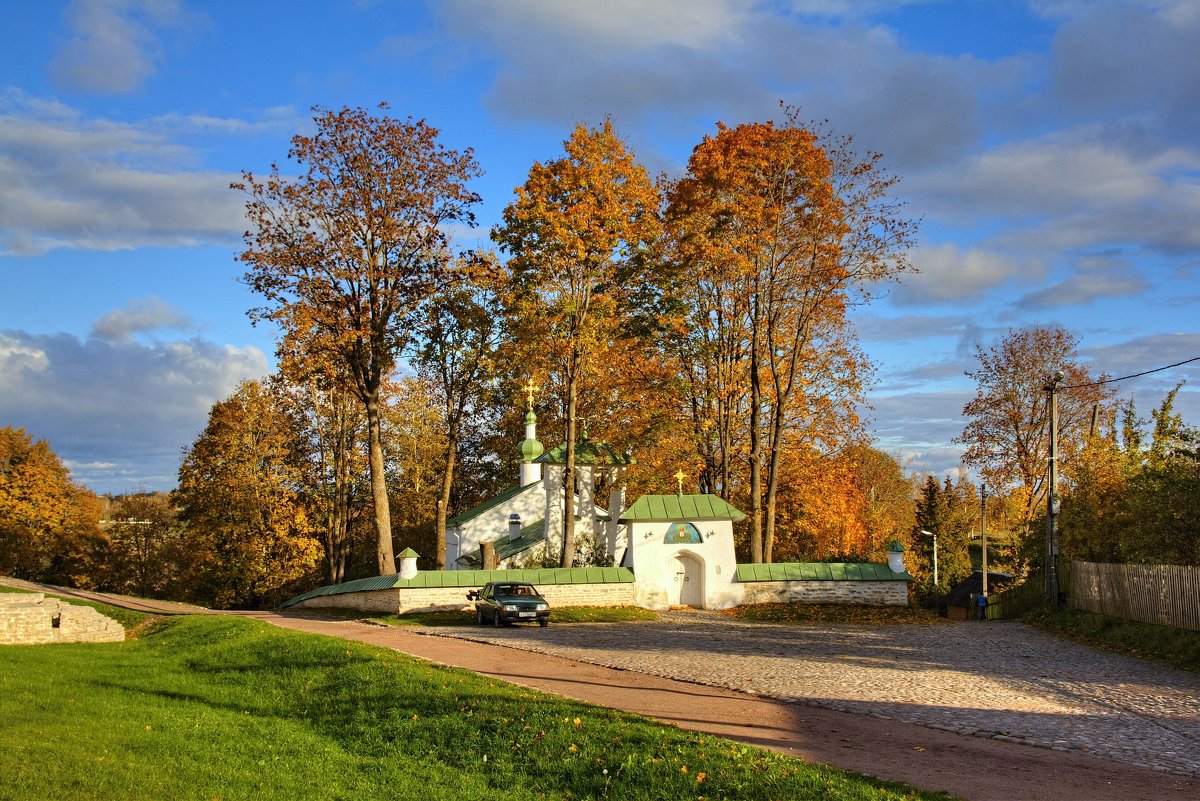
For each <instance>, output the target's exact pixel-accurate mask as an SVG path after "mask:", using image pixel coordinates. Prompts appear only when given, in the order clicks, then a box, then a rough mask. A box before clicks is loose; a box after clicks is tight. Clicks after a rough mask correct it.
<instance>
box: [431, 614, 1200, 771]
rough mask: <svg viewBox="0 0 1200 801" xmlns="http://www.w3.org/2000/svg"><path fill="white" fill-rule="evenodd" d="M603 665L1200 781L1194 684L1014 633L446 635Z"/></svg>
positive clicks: (1126, 660)
mask: <svg viewBox="0 0 1200 801" xmlns="http://www.w3.org/2000/svg"><path fill="white" fill-rule="evenodd" d="M445 632H446V634H448V635H451V636H459V637H464V638H467V639H473V640H479V641H483V642H491V643H496V644H500V645H507V646H511V647H514V648H523V649H526V650H531V651H538V652H542V653H548V654H554V655H557V656H564V657H568V658H570V659H575V660H578V661H581V662H591V663H594V664H599V665H604V666H606V667H613V668H620V669H624V670H632V671H638V672H642V673H648V674H651V675H656V676H666V677H670V678H675V679H682V680H685V681H692V682H696V683H698V684H706V685H711V686H716V687H724V688H727V689H732V690H739V691H742V692H747V693H756V694H760V695H766V696H770V697H775V698H783V699H787V700H789V701H793V702H795V703H801V704H812V705H814V706H821V707H826V708H830V709H838V710H843V711H847V712H856V713H859V714H866V715H875V716H878V717H883V718H888V719H892V720H899V721H905V722H912V723H917V724H920V725H924V726H930V727H932V728H938V729H944V730H947V731H955V732H958V733H960V734H964V735H968V736H970V735H973V736H977V737H993V738H996V739H1001V740H1006V741H1008V740H1012V741H1017V742H1022V743H1027V744H1030V745H1036V746H1039V747H1043V748H1051V749H1054V750H1062V751H1073V752H1078V753H1089V754H1094V755H1097V756H1102V757H1105V758H1110V759H1116V760H1120V761H1123V762H1128V763H1131V764H1145V765H1148V766H1150V767H1154V768H1157V769H1159V770H1162V771H1168V772H1171V773H1177V774H1181V775H1187V776H1200V676H1197V675H1195V674H1192V673H1188V672H1186V671H1182V670H1176V669H1174V668H1170V667H1167V666H1163V665H1159V664H1157V663H1153V662H1147V661H1144V660H1139V659H1134V658H1132V657H1126V656H1121V655H1117V654H1109V653H1105V652H1102V651H1097V650H1095V649H1092V648H1089V647H1087V646H1084V645H1081V644H1078V643H1073V642H1070V641H1066V640H1061V639H1058V638H1055V637H1052V636H1050V635H1048V634H1045V633H1043V632H1041V631H1039V630H1037V629H1034V628H1031V627H1029V626H1025V625H1023V624H1021V623H1018V622H1014V621H991V622H988V623H977V622H972V623H959V624H953V625H935V626H833V625H828V626H826V625H802V626H789V625H777V624H761V623H744V622H741V621H736V620H732V619H730V618H726V617H723V616H721V615H716V614H712V613H700V612H669V613H666V614H664V615H663V616H662V619H661V620H659V621H657V622H654V623H638V624H587V625H569V624H556V623H552V624H551V625H550V626H549V627H548V628H545V629H542V628H527V627H514V628H509V629H500V630H493V629H487V630H480V629H462V630H454V631H453V632H451V630H449V629H447V630H445Z"/></svg>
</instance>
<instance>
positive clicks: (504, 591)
mask: <svg viewBox="0 0 1200 801" xmlns="http://www.w3.org/2000/svg"><path fill="white" fill-rule="evenodd" d="M496 594H497V595H536V594H537V593H536V592H535V591H534V589H533V587H531V586H529V585H528V584H505V585H504V586H502V587H499V588H497V590H496Z"/></svg>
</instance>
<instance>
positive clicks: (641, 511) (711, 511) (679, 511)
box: [621, 495, 746, 523]
mask: <svg viewBox="0 0 1200 801" xmlns="http://www.w3.org/2000/svg"><path fill="white" fill-rule="evenodd" d="M745 519H746V515H745V514H743V513H742V512H740V511H738V510H737V509H736V508H734V507H733V506H731V505H730V504H729V503H727V502H726V501H725V500H723V499H722V498H721V497H720V496H718V495H643V496H642V497H640V498H638V499H637V502H635V503H634V504H633V506H630V507H629V508H628V509H626V510H625V513H624V514H623V515H621V522H622V523H624V522H626V521H632V520H733V521H735V522H736V521H738V520H745Z"/></svg>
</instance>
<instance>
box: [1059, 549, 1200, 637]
mask: <svg viewBox="0 0 1200 801" xmlns="http://www.w3.org/2000/svg"><path fill="white" fill-rule="evenodd" d="M1070 574H1071V580H1070V590H1069V594H1068V599H1069V601H1070V604H1071V606H1074V607H1076V608H1078V609H1086V610H1088V611H1089V612H1096V613H1098V614H1101V615H1109V616H1110V617H1121V618H1126V619H1129V620H1140V621H1142V622H1143V623H1158V624H1161V625H1166V626H1176V627H1178V628H1181V629H1191V630H1193V631H1200V567H1187V566H1182V565H1116V564H1102V563H1098V562H1075V561H1073V562H1071V567H1070Z"/></svg>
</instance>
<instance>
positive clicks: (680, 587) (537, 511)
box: [284, 385, 912, 614]
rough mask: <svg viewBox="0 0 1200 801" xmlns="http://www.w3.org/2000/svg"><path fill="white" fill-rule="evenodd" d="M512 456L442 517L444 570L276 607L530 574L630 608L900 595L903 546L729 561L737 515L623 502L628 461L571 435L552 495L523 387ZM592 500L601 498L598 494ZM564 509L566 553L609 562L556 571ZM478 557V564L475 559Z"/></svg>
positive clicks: (419, 593) (420, 600)
mask: <svg viewBox="0 0 1200 801" xmlns="http://www.w3.org/2000/svg"><path fill="white" fill-rule="evenodd" d="M525 389H526V391H527V392H528V393H529V405H528V410H527V412H526V415H525V439H524V440H522V441H521V443H520V444H519V445H518V446H517V452H518V454H519V455H520V460H521V463H520V480H519V483H518V484H517V485H516V486H514V487H510V488H509V489H507V490H505V491H504V492H501V493H500V494H499V495H496V496H495V497H493V498H489V499H488V500H486V501H484V502H483V503H481V504H479V505H478V506H475V507H474V508H472V509H468V510H467V511H465V512H463V513H461V514H459V515H456V516H454V517H452V518H451V519H450V520H448V521H447V527H446V561H447V565H446V570H432V571H418V570H417V569H416V562H417V558H418V554H416V553H415V552H413V551H412V550H411V549H406V550H405V551H404V552H403V553H401V554H400V555H399V556H400V557H401V558H400V563H401V570H400V573H398V574H396V575H394V576H379V577H371V578H364V579H356V580H354V581H349V582H345V583H343V584H338V585H332V586H328V587H319V588H316V589H314V590H310V591H309V592H307V593H304V594H302V595H299V596H297V597H295V598H293V599H290V600H289V601H287V602H285V603H284V606H290V605H299V606H330V605H332V606H345V607H351V608H357V609H368V610H377V611H384V612H389V613H392V614H402V613H405V612H407V611H418V610H432V609H453V608H462V607H463V598H464V597H465V596H464V595H463V588H464V587H479V586H482V585H483V584H484V583H486V582H488V581H494V580H497V579H506V580H512V581H532V582H536V583H537V586H538V587H539V589H540V590H541V591H542V593H543V594H544V595H545V596H546V598H547V600H549V602H550V603H551V604H552V605H554V606H569V605H584V606H609V605H616V606H619V605H637V606H643V607H646V608H650V609H665V608H668V607H675V606H691V607H698V608H704V609H725V608H728V607H731V606H737V605H739V604H747V603H749V604H755V603H778V602H791V603H856V604H870V605H885V606H903V605H906V604H907V603H908V590H907V583H908V582H909V581H911V580H912V576H911V575H910V574H909V573H908V572H907V571H906V570H905V569H904V563H903V551H904V546H903V545H902V544H900V543H899V542H894V543H892V545H891V546H889V554H888V557H889V564H887V565H883V564H867V563H862V564H859V563H854V564H823V563H788V564H743V565H739V564H737V557H736V552H735V548H734V536H733V524H734V523H736V522H738V521H741V520H744V519H745V517H746V516H745V515H744V514H743V513H742V512H740V511H738V510H737V509H736V508H734V507H733V506H732V505H730V504H729V503H728V502H727V501H725V500H724V499H722V498H720V497H718V496H716V495H685V494H684V493H683V481H684V480H685V479H686V475H685V474H684V473H683V472H682V471H680V472H679V473H676V475H675V478H676V479H677V480H678V481H679V492H678V493H677V494H675V495H643V496H642V497H640V498H638V499H637V501H635V502H634V503H633V504H632V505H631V506H629V507H628V508H626V506H625V488H626V477H627V472H628V469H629V466H630V465H632V464H634V459H633V458H632V456H631V455H630V454H627V453H626V454H622V453H618V452H617V451H616V450H615V449H614V448H612V447H611V446H609V445H607V444H605V443H602V442H600V443H598V442H592V441H591V440H590V439H589V438H588V435H587V430H586V427H585V429H584V432H583V435H582V437H581V439H580V441H579V442H578V443H576V445H575V470H576V474H575V485H576V488H577V491H576V492H575V494H574V497H573V498H571V499H570V500H569V502H568V499H567V498H565V497H564V494H565V493H564V490H563V471H564V470H565V469H566V455H567V454H566V452H567V447H566V445H565V444H563V445H559V446H558V447H556V448H554V449H552V450H550V451H545V450H544V449H543V447H542V444H541V443H540V442H539V441H538V439H537V415H535V414H534V412H533V387H532V385H527V386H526V388H525ZM602 495H603V496H604V497H603V498H602V497H601V496H602ZM566 509H570V510H571V511H572V513H573V514H574V515H575V535H576V540H575V541H576V553H582V554H587V555H590V556H595V557H599V558H598V559H595V561H596V562H602V563H606V564H608V565H612V567H586V568H559V567H557V565H556V562H557V559H558V557H559V555H560V554H561V553H562V538H563V522H564V518H563V515H564V514H565V510H566ZM485 562H486V564H485Z"/></svg>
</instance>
